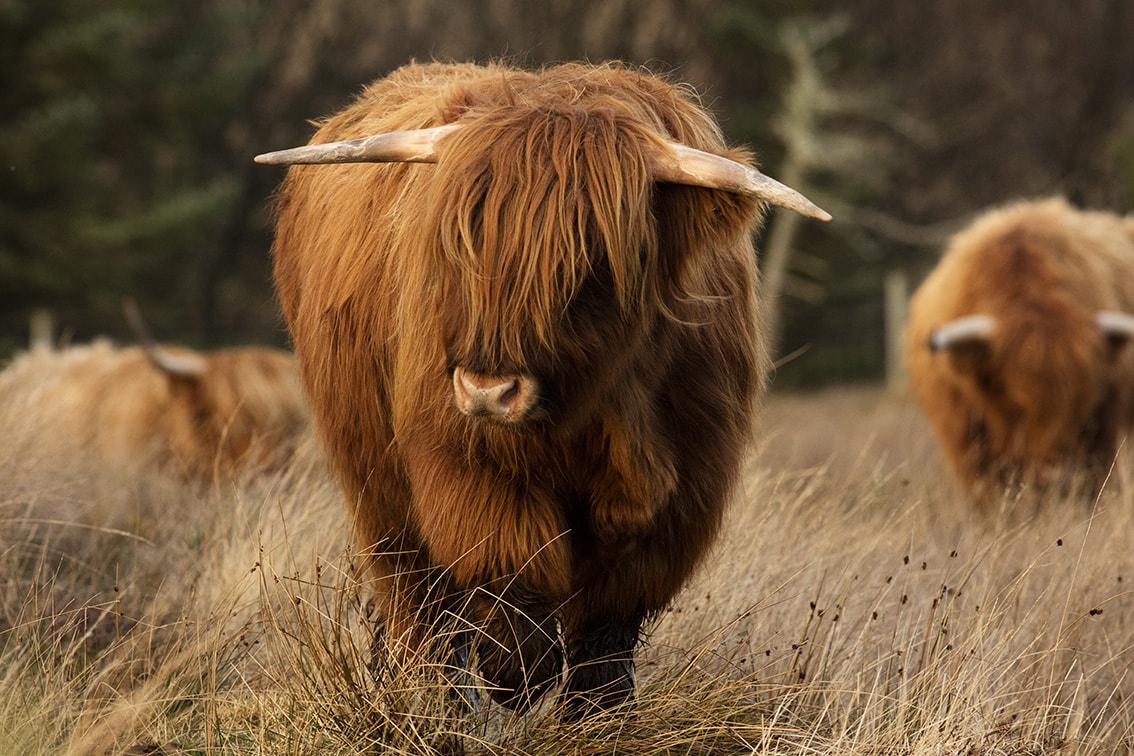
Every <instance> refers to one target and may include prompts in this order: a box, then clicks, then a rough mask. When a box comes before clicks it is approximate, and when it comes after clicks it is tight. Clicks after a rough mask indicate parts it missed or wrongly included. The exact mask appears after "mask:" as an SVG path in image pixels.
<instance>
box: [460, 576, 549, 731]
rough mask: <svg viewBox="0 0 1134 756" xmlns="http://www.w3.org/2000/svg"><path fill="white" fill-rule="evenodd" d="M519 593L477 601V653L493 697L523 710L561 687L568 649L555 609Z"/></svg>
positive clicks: (510, 591)
mask: <svg viewBox="0 0 1134 756" xmlns="http://www.w3.org/2000/svg"><path fill="white" fill-rule="evenodd" d="M518 593H522V591H516V590H509V591H505V593H504V595H503V596H500V597H497V596H493V595H488V594H487V592H486V593H485V594H484V595H482V596H481V597H479V598H478V600H477V602H476V603H477V606H476V611H475V615H476V625H477V628H478V631H477V637H476V650H477V657H478V667H479V670H480V672H481V674H482V675H483V676H484V678H485V681H486V682H488V683H489V685H490V686H491V687H490V689H489V693H490V694H491V695H492V698H493V699H494V700H495V701H497V702H498V703H500V704H502V705H504V706H506V707H508V708H510V709H518V710H521V711H523V710H525V709H527V708H529V707H530V706H531V705H532V704H534V703H535V702H536V701H537V700H539V698H540V697H541V696H542V695H543V694H544V693H546V692H547V691H548V689H550V688H552V687H554V686H555V685H557V684H558V683H559V680H560V678H561V677H562V673H563V647H562V644H561V643H560V640H559V625H558V622H557V621H556V618H555V614H554V611H553V607H549V606H547V605H546V602H541V601H532V600H523V599H522V598H521V597H520V596H519V595H518Z"/></svg>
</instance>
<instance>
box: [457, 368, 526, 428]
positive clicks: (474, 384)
mask: <svg viewBox="0 0 1134 756" xmlns="http://www.w3.org/2000/svg"><path fill="white" fill-rule="evenodd" d="M453 399H454V401H455V402H456V405H457V409H458V410H460V411H461V412H462V413H463V414H465V415H468V416H470V417H487V418H490V419H495V420H500V421H503V422H510V423H514V422H519V421H520V420H523V419H524V417H526V415H527V414H528V411H529V410H530V409H531V408H532V406H533V405H534V404H535V380H534V379H533V378H531V377H528V376H524V375H508V376H499V375H480V374H478V373H472V372H469V371H467V370H464V369H463V368H456V369H455V370H454V371H453Z"/></svg>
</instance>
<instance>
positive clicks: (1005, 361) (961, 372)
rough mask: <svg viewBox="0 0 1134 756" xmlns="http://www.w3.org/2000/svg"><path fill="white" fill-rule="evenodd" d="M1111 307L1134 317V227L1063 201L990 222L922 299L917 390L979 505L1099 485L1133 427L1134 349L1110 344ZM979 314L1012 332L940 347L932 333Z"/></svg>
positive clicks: (915, 346) (916, 336)
mask: <svg viewBox="0 0 1134 756" xmlns="http://www.w3.org/2000/svg"><path fill="white" fill-rule="evenodd" d="M1099 310H1119V311H1123V312H1127V313H1134V220H1130V219H1122V218H1119V217H1116V216H1114V215H1112V214H1109V213H1104V212H1088V211H1079V210H1076V209H1074V208H1072V207H1071V206H1069V205H1068V204H1067V203H1066V202H1064V201H1063V200H1061V199H1048V200H1043V201H1036V202H1021V203H1018V204H1013V205H1009V206H1007V207H1004V208H1001V209H997V210H993V211H991V212H989V213H987V214H985V215H984V216H982V217H981V218H979V219H978V220H977V221H976V222H975V223H974V224H972V226H971V227H969V228H968V229H966V230H964V231H962V232H961V233H959V234H957V235H956V237H954V239H953V240H952V241H951V242H950V244H949V246H948V248H947V250H946V252H945V254H944V256H943V257H942V259H941V262H940V263H939V265H938V266H937V268H936V269H935V270H934V271H933V272H932V273H931V274H930V276H929V277H928V278H927V279H926V280H925V282H924V283H923V284H922V285H921V287H920V288H919V290H918V291H917V293H916V294H915V295H914V297H913V299H912V301H911V305H910V323H909V329H908V333H907V344H906V349H907V357H908V364H909V368H910V376H911V380H912V384H913V388H914V390H915V393H916V396H917V399H918V400H919V401H920V403H921V405H922V407H923V408H924V410H925V412H926V413H927V415H928V417H929V419H930V421H931V423H932V424H933V427H934V429H935V430H936V432H937V435H938V437H939V439H940V441H941V444H942V446H943V448H944V451H945V455H946V457H947V458H948V461H949V463H950V465H951V466H952V468H953V469H954V471H955V472H956V474H957V476H958V478H959V479H960V480H961V482H962V483H963V484H964V485H965V486H966V487H967V488H969V489H970V490H971V491H973V492H974V493H976V494H978V498H981V497H982V496H983V495H984V494H987V493H992V492H995V491H996V490H999V488H1000V485H1001V484H1002V483H1004V482H1008V481H1011V482H1025V483H1042V482H1050V481H1052V480H1053V479H1057V478H1059V479H1066V478H1068V476H1072V477H1073V476H1075V475H1077V474H1078V473H1080V472H1085V473H1086V476H1087V481H1088V482H1089V483H1091V484H1092V485H1093V486H1095V487H1097V485H1098V483H1099V482H1100V478H1099V476H1100V475H1101V474H1103V473H1105V471H1106V469H1107V467H1108V466H1109V465H1110V463H1111V461H1112V459H1113V457H1114V454H1115V453H1116V450H1117V447H1118V442H1119V438H1120V434H1121V433H1122V432H1123V431H1125V430H1126V429H1128V428H1130V426H1131V424H1132V422H1134V412H1132V403H1131V399H1132V398H1134V349H1131V348H1129V347H1123V345H1120V344H1111V343H1108V341H1107V339H1106V338H1105V337H1104V336H1103V335H1102V334H1101V333H1100V332H1099V330H1098V328H1097V326H1096V324H1095V314H1096V312H1097V311H1099ZM974 313H987V314H990V315H992V316H994V317H995V318H996V319H997V321H998V323H999V324H1000V325H999V327H998V329H997V331H996V333H995V335H994V337H993V339H992V341H991V343H990V344H989V345H987V346H977V345H971V346H968V347H965V348H960V349H954V350H951V351H947V352H941V353H933V352H931V351H930V350H929V349H928V348H927V344H928V340H929V335H930V332H931V331H932V329H933V328H935V327H937V326H939V325H941V324H942V323H945V322H947V321H949V320H952V319H955V318H958V317H961V316H965V315H970V314H974Z"/></svg>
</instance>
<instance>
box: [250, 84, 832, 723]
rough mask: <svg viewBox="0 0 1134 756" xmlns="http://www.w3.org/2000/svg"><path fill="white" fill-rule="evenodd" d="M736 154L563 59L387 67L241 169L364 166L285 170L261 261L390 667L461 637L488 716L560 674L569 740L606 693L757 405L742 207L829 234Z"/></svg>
mask: <svg viewBox="0 0 1134 756" xmlns="http://www.w3.org/2000/svg"><path fill="white" fill-rule="evenodd" d="M748 158H749V155H748V153H747V152H745V151H743V150H737V149H726V147H725V146H724V144H723V143H722V140H721V136H720V133H719V131H718V128H717V126H716V125H715V123H714V121H713V120H712V118H711V116H710V115H709V114H707V113H706V112H705V111H704V110H703V109H702V108H701V107H699V106H698V105H697V104H696V103H695V102H694V100H693V98H692V97H691V96H690V94H689V92H688V91H687V90H686V89H684V88H682V87H678V86H674V85H672V84H670V83H667V82H665V81H663V80H661V79H659V78H657V77H655V76H651V75H647V74H644V73H640V72H636V71H633V70H629V69H626V68H624V67H621V66H617V65H603V66H589V65H581V64H566V65H561V66H557V67H552V68H547V69H545V70H543V71H540V72H528V71H522V70H516V69H512V68H508V67H504V66H501V65H488V66H484V67H482V66H476V65H472V64H467V65H442V64H431V65H409V66H406V67H404V68H402V69H400V70H398V71H396V72H395V73H393V74H392V75H391V76H389V77H388V78H385V79H383V80H380V81H378V82H376V83H374V84H372V85H371V86H370V87H369V88H367V89H366V90H365V91H364V92H363V93H362V94H361V96H360V97H359V98H358V99H357V101H356V102H355V103H354V104H352V105H351V106H349V107H347V108H346V109H345V110H343V111H341V112H339V113H338V114H336V115H334V116H332V117H330V118H328V119H327V120H325V121H324V122H323V123H322V125H321V126H320V128H319V129H318V131H317V132H316V134H315V136H314V137H313V139H312V144H311V145H309V146H307V147H300V148H296V149H294V150H285V151H283V152H282V153H273V154H271V155H265V156H260V157H259V158H257V159H258V160H259V161H260V162H265V163H280V164H296V163H367V164H365V165H332V166H329V165H322V166H310V165H295V166H294V167H292V168H291V169H290V170H289V171H288V175H287V178H286V180H285V181H284V183H283V185H282V187H281V189H280V192H279V195H278V206H277V229H276V240H275V245H274V249H273V253H274V258H275V278H276V285H277V290H278V294H279V298H280V301H281V303H282V306H283V312H284V314H285V316H286V318H287V322H288V324H289V326H290V329H291V333H292V335H293V338H294V341H295V349H296V352H297V355H298V358H299V361H300V369H301V371H302V374H303V378H304V381H305V383H306V386H307V388H308V391H309V394H310V396H311V400H312V410H313V413H314V416H315V419H316V423H317V425H318V426H319V428H320V431H321V435H322V438H323V441H324V443H325V446H326V450H327V452H328V454H329V457H330V459H331V462H332V464H333V465H334V466H335V467H336V469H337V472H338V475H339V476H340V478H341V480H342V483H343V486H344V488H345V492H346V497H347V499H348V501H349V503H350V505H351V506H352V507H353V514H354V521H355V526H356V529H357V538H358V543H359V544H360V546H361V547H362V548H363V549H364V550H365V551H366V552H367V553H368V554H369V555H370V566H371V568H372V570H373V574H374V575H375V576H376V584H377V588H376V592H375V596H376V599H377V601H378V604H379V605H380V607H381V609H382V610H383V613H384V623H385V628H386V631H387V632H388V633H389V634H390V636H391V637H392V638H394V639H395V640H396V641H397V642H398V643H406V644H408V645H409V646H410V647H418V646H420V644H421V643H423V642H424V641H425V640H427V638H428V637H429V633H430V632H431V631H432V630H433V629H434V628H436V627H437V622H438V621H439V618H441V617H444V616H449V617H453V616H459V617H461V618H462V620H463V621H465V622H467V623H468V624H469V626H471V627H476V628H477V632H476V634H475V645H474V646H473V648H474V649H475V652H476V655H477V657H478V663H479V669H480V672H481V674H482V675H483V676H484V678H485V679H486V680H487V681H488V682H489V683H490V684H491V685H492V686H493V688H494V689H493V695H494V697H495V698H497V699H498V700H500V701H502V702H504V703H505V704H507V705H510V706H521V707H522V706H526V705H528V704H529V703H530V702H531V701H533V700H534V699H535V698H536V697H538V696H539V695H540V694H541V693H542V692H543V691H545V690H546V689H547V688H549V687H551V686H553V685H555V684H556V683H557V681H558V680H559V678H560V675H561V673H562V664H563V662H564V654H565V661H566V664H567V674H566V687H565V690H564V699H565V700H566V701H567V702H568V709H567V711H568V714H569V715H571V716H578V715H580V714H582V713H583V712H585V711H586V710H587V709H589V708H590V707H591V706H599V707H607V706H612V705H615V704H617V703H619V702H621V701H624V700H625V699H626V698H627V697H628V696H629V695H630V693H631V692H632V689H633V681H632V663H633V652H634V647H635V645H636V643H637V641H638V636H639V632H640V629H641V626H642V623H643V621H644V620H645V619H646V618H649V617H650V616H652V615H655V614H656V613H657V612H658V611H659V610H661V609H662V608H663V607H664V606H665V605H666V604H667V602H668V601H669V600H670V599H671V597H672V596H673V595H674V593H675V592H676V591H677V590H678V588H679V587H680V586H681V585H682V583H683V582H684V581H685V580H686V578H687V577H688V576H689V575H690V572H691V571H692V570H693V568H694V566H695V565H696V563H697V562H698V560H699V558H700V557H701V556H702V555H703V554H704V552H705V551H706V548H707V547H708V545H709V544H710V542H711V540H712V538H713V536H714V534H715V532H716V531H717V528H718V525H719V524H720V522H721V514H722V508H723V505H724V502H725V499H726V497H727V496H728V494H729V490H730V488H731V486H732V484H733V482H734V481H735V480H736V478H737V472H738V470H739V467H740V462H741V456H742V450H743V448H744V445H745V441H746V438H747V434H748V432H749V425H750V421H751V419H752V415H753V410H754V407H753V405H754V400H755V399H756V398H757V396H758V395H759V393H760V391H761V388H762V385H763V381H764V374H765V368H766V364H765V361H766V354H765V350H764V346H763V342H762V339H761V331H760V324H759V323H758V321H757V308H756V285H757V273H756V264H755V263H756V258H755V253H754V251H753V247H752V242H751V238H750V237H751V233H752V230H753V227H754V225H755V224H756V222H757V221H758V219H759V217H760V213H761V207H762V201H765V200H766V201H771V202H774V203H777V204H782V205H786V206H788V207H791V208H793V209H796V210H798V211H800V212H803V213H806V214H810V215H813V216H815V217H827V216H826V214H825V213H823V211H821V210H819V209H818V208H815V207H814V206H813V205H812V204H811V203H809V202H808V201H807V200H805V199H804V198H803V197H801V196H800V195H798V194H797V193H796V192H794V191H792V190H790V189H788V188H787V187H784V186H783V185H781V184H778V183H776V182H775V181H772V180H771V179H768V178H767V177H765V176H763V175H762V174H760V173H758V172H757V171H755V170H754V169H753V168H751V167H750V166H749V165H748ZM414 163H429V165H415V164H414ZM466 640H467V639H466ZM464 643H465V641H462V642H460V643H457V644H456V648H455V653H454V658H455V659H456V660H458V661H460V662H462V663H463V661H464V659H465V653H467V649H466V647H465V645H464Z"/></svg>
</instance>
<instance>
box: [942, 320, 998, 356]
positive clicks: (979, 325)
mask: <svg viewBox="0 0 1134 756" xmlns="http://www.w3.org/2000/svg"><path fill="white" fill-rule="evenodd" d="M995 330H996V320H995V319H993V317H992V316H991V315H966V316H965V317H963V318H957V319H956V320H950V321H949V322H948V323H946V324H944V325H941V326H938V327H937V328H934V329H933V330H932V331H931V332H930V334H929V350H930V351H931V352H940V351H941V350H942V349H948V348H949V347H952V346H956V345H957V344H962V343H965V342H973V341H982V342H987V341H988V340H989V339H990V338H992V333H993V331H995Z"/></svg>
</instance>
